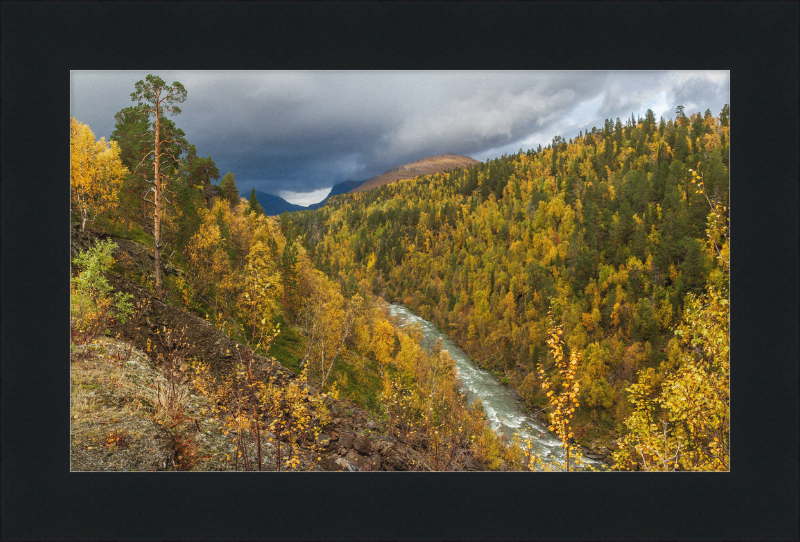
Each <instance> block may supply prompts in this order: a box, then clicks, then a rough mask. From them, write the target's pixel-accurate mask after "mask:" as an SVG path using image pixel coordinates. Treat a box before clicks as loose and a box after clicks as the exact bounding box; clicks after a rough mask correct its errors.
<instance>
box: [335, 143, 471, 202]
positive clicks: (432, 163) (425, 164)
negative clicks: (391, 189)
mask: <svg viewBox="0 0 800 542" xmlns="http://www.w3.org/2000/svg"><path fill="white" fill-rule="evenodd" d="M478 163H479V162H478V161H477V160H475V159H474V158H470V157H469V156H462V155H460V154H453V153H447V154H439V155H437V156H428V157H427V158H422V159H420V160H417V161H416V162H410V163H408V164H403V165H401V166H396V167H393V168H391V169H387V170H386V171H384V172H383V173H381V174H380V175H376V176H375V177H372V178H370V179H368V180H367V181H366V182H365V183H364V184H362V185H360V186H358V187H356V188H354V189H352V190H351V191H350V193H353V192H363V191H365V190H369V189H370V188H375V187H378V186H382V185H384V184H389V183H393V182H395V181H399V180H403V179H413V178H414V177H418V176H420V175H432V174H434V173H441V172H443V171H447V170H448V169H455V168H458V167H461V168H464V167H469V166H472V165H474V164H478Z"/></svg>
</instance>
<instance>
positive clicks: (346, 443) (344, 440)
mask: <svg viewBox="0 0 800 542" xmlns="http://www.w3.org/2000/svg"><path fill="white" fill-rule="evenodd" d="M354 439H355V435H353V433H349V432H344V431H343V432H342V433H341V434H339V446H340V447H342V448H350V447H351V446H352V445H353V440H354Z"/></svg>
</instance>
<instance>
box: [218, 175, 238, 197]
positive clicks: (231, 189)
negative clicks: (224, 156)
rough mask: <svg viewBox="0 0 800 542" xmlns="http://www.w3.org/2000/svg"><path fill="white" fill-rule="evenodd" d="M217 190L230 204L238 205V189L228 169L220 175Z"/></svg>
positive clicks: (233, 176)
mask: <svg viewBox="0 0 800 542" xmlns="http://www.w3.org/2000/svg"><path fill="white" fill-rule="evenodd" d="M219 191H220V194H221V195H222V197H223V198H225V199H226V200H228V202H229V203H230V204H231V205H239V189H238V188H237V187H236V178H235V175H234V174H233V173H231V172H230V171H229V172H228V173H226V174H225V176H224V177H222V181H220V183H219Z"/></svg>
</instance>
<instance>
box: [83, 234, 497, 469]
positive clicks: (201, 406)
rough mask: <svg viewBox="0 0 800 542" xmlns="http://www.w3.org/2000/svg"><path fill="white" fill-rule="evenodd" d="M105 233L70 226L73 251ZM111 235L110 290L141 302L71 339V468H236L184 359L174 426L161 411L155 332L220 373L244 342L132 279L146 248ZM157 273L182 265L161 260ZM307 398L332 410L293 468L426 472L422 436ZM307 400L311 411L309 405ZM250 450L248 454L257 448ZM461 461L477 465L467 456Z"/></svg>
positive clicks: (263, 366)
mask: <svg viewBox="0 0 800 542" xmlns="http://www.w3.org/2000/svg"><path fill="white" fill-rule="evenodd" d="M101 237H108V236H106V235H103V234H100V235H98V234H96V233H92V232H85V233H84V232H79V231H77V230H73V235H72V251H73V255H75V254H77V251H79V250H84V249H85V248H88V247H89V246H91V245H92V244H94V243H95V242H96V241H97V239H98V238H101ZM114 241H115V242H116V243H117V244H118V245H119V248H118V249H117V250H116V251H115V254H114V257H115V259H116V260H117V262H118V266H117V267H116V269H117V270H118V271H119V274H115V273H110V274H109V275H108V280H109V283H110V284H111V285H112V286H113V288H114V289H115V290H116V291H121V292H126V293H129V294H130V295H131V296H132V297H133V300H132V301H133V302H134V304H135V305H136V306H138V307H141V309H140V310H138V315H137V317H135V318H133V319H131V320H130V321H129V322H127V323H126V324H124V325H116V326H113V327H111V328H110V329H109V333H107V335H110V337H104V338H101V339H100V340H99V342H97V343H95V344H91V345H84V346H77V347H73V351H72V360H71V369H72V378H71V389H72V393H71V408H72V411H71V422H72V427H71V429H72V431H71V435H72V446H71V465H72V470H89V471H95V470H97V471H101V470H125V471H131V470H190V469H191V470H232V469H233V468H234V465H233V463H232V461H231V460H230V457H231V456H232V455H233V454H234V451H235V441H234V440H233V436H232V435H228V434H227V433H226V431H224V430H223V428H222V424H221V422H220V420H218V419H215V418H213V417H212V416H211V415H210V414H206V413H208V412H210V410H211V409H210V406H211V405H210V402H209V399H208V398H207V397H204V396H202V394H200V393H199V392H198V391H197V390H196V389H193V388H192V369H191V368H190V367H189V366H188V365H187V364H184V363H179V364H178V365H179V375H178V378H177V381H178V386H179V395H180V397H181V401H183V403H182V404H183V407H184V414H183V416H182V418H181V421H180V422H178V423H177V424H176V425H174V426H171V427H170V426H168V424H165V423H164V420H163V418H159V416H158V408H157V407H158V390H160V389H161V388H162V387H163V383H164V382H165V380H164V376H163V374H162V371H161V368H160V367H159V365H158V363H157V360H158V357H159V354H165V353H166V352H167V351H168V349H169V345H168V344H167V345H165V344H164V341H162V340H161V337H160V336H159V334H158V333H157V332H158V331H159V330H161V332H162V333H163V331H164V330H172V331H173V333H179V334H180V335H181V337H182V342H183V343H185V344H186V345H187V347H186V349H185V350H184V351H183V352H182V356H183V357H184V358H186V359H189V358H192V357H194V358H197V359H200V360H202V361H204V362H205V363H207V364H209V366H210V369H211V372H212V374H216V375H222V374H225V373H227V372H230V371H231V370H232V368H233V366H234V361H235V359H236V358H235V355H236V352H237V350H241V349H243V348H244V345H242V344H240V343H238V342H236V341H235V340H233V339H231V338H230V337H229V336H227V335H225V334H224V333H221V332H220V331H218V330H217V329H216V328H214V327H213V326H212V325H211V324H210V323H209V322H207V321H206V320H204V319H202V318H200V317H198V316H196V315H194V314H192V313H189V312H187V311H185V310H184V309H183V308H181V307H176V306H172V305H168V304H165V303H162V302H160V301H159V300H157V299H155V298H154V297H153V296H152V295H151V293H150V291H149V290H147V289H146V288H143V287H141V286H140V285H138V284H136V283H135V282H133V281H132V280H130V278H128V277H131V276H136V274H137V273H145V274H146V273H148V272H152V270H153V259H152V257H151V253H150V252H149V251H147V250H146V249H145V248H144V247H142V246H141V245H140V244H138V243H135V242H133V241H129V240H124V239H114ZM163 271H164V272H165V273H180V271H179V270H177V269H175V268H171V267H169V266H166V265H165V266H164V268H163ZM111 337H114V338H113V339H112V338H111ZM154 360H156V361H154ZM254 361H255V363H254V367H255V374H256V377H257V378H259V379H264V380H266V379H268V378H269V377H274V378H275V379H277V381H278V382H283V383H284V384H285V383H287V382H289V381H290V380H291V379H294V378H296V377H295V375H294V373H292V372H291V371H289V370H288V369H286V368H284V367H283V366H281V365H280V364H279V363H278V362H276V361H275V360H273V359H270V358H267V357H264V356H257V355H256V356H254ZM304 400H305V401H307V402H309V403H318V402H322V403H324V404H325V405H326V407H327V408H326V410H327V411H328V412H329V415H328V416H327V418H328V421H327V422H323V423H322V425H323V432H322V433H321V434H320V435H319V437H318V439H317V442H316V443H314V442H309V443H303V444H300V445H299V447H298V449H297V452H298V455H299V456H300V464H299V465H298V466H297V467H295V469H296V470H345V471H357V470H383V471H392V470H427V468H428V464H427V461H426V458H425V454H424V447H423V446H424V444H422V443H417V442H404V441H403V439H402V438H401V436H400V433H399V432H398V431H397V430H396V428H394V427H389V426H388V424H387V423H386V422H382V421H379V420H375V419H373V418H372V417H371V416H370V414H369V413H368V412H366V411H364V410H362V409H360V408H358V407H356V406H355V405H353V404H351V403H349V402H347V401H338V400H334V399H333V398H332V397H330V396H328V395H325V394H321V395H320V394H318V393H317V392H315V391H314V390H313V389H309V390H308V393H307V396H306V398H305V399H304ZM311 406H312V411H313V412H316V411H317V410H315V405H313V404H312V405H311ZM318 410H321V409H318ZM159 422H161V423H159ZM263 436H264V437H265V438H264V439H263V444H262V446H263V447H264V457H265V461H264V464H265V468H267V469H270V470H271V469H272V468H274V457H275V455H276V454H275V452H276V450H277V448H276V446H277V442H274V443H273V444H270V443H269V439H270V438H274V435H271V434H267V433H264V435H263ZM290 446H291V445H290V444H289V443H288V442H284V443H281V447H282V448H281V449H282V455H283V456H284V457H285V454H286V451H283V447H290ZM248 455H249V456H250V457H253V456H254V455H255V450H254V449H253V450H250V451H249V453H248ZM466 465H468V466H469V468H471V469H476V470H480V469H481V468H482V466H481V465H479V464H477V463H475V462H474V461H471V460H470V461H467V462H466Z"/></svg>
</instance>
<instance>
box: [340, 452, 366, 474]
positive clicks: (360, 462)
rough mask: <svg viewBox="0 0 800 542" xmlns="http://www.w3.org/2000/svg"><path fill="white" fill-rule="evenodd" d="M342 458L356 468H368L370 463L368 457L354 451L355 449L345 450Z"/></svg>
mask: <svg viewBox="0 0 800 542" xmlns="http://www.w3.org/2000/svg"><path fill="white" fill-rule="evenodd" d="M344 460H345V461H347V462H348V463H349V464H350V465H353V466H354V467H358V470H369V469H370V468H371V465H372V462H371V461H370V458H369V457H364V456H363V455H360V454H358V453H356V452H355V450H350V451H349V452H347V455H345V456H344Z"/></svg>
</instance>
